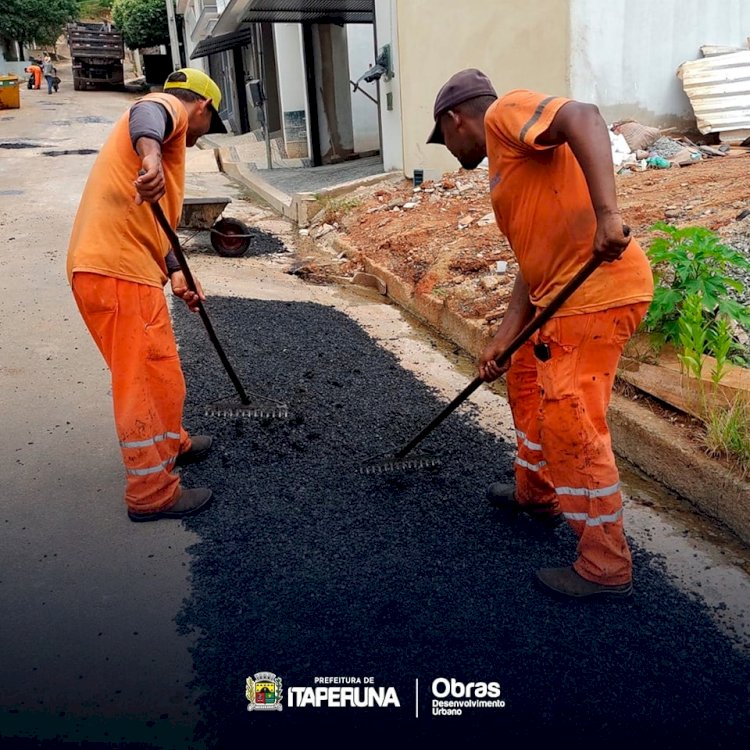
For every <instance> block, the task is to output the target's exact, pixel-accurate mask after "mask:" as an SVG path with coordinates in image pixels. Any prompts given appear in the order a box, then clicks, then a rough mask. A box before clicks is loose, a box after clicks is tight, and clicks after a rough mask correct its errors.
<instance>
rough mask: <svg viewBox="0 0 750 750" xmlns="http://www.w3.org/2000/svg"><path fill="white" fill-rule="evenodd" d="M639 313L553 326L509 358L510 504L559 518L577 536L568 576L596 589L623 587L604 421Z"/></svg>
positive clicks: (619, 311)
mask: <svg viewBox="0 0 750 750" xmlns="http://www.w3.org/2000/svg"><path fill="white" fill-rule="evenodd" d="M647 310H648V303H647V302H643V303H637V304H634V305H626V306H622V307H615V308H611V309H609V310H603V311H601V312H594V313H585V314H580V315H568V316H561V317H553V318H552V319H551V320H550V321H548V322H547V323H546V324H545V325H544V326H542V328H541V329H540V330H539V331H538V332H537V334H535V336H533V337H532V340H531V341H529V342H528V343H526V344H525V345H524V346H523V347H521V348H520V349H519V350H518V351H517V352H516V354H515V355H514V356H513V359H512V360H511V367H510V369H509V370H508V374H507V384H508V400H509V402H510V406H511V410H512V412H513V421H514V423H515V427H516V438H517V442H518V453H517V457H516V462H515V467H514V468H515V477H516V499H517V501H518V502H519V503H520V504H521V505H523V504H534V505H535V506H537V509H538V510H542V511H543V510H545V506H547V508H548V509H549V511H550V512H553V511H558V510H559V511H562V513H563V514H564V516H565V518H566V519H567V521H568V523H569V524H570V525H571V527H572V528H573V531H574V532H575V533H576V535H577V537H578V550H577V551H578V558H577V560H576V561H575V563H574V564H573V567H574V568H575V570H576V571H577V572H578V574H579V575H581V576H582V577H583V578H586V579H587V580H589V581H594V582H596V583H602V584H605V585H606V584H609V585H617V584H622V583H627V582H629V581H630V580H631V579H632V561H631V557H630V550H629V549H628V543H627V541H626V539H625V533H624V531H623V521H622V494H621V492H620V477H619V473H618V471H617V465H616V464H615V457H614V454H613V452H612V444H611V439H610V435H609V428H608V426H607V419H606V416H607V408H608V407H609V401H610V397H611V394H612V386H613V385H614V379H615V374H616V371H617V363H618V361H619V359H620V355H621V354H622V349H623V347H624V345H625V342H626V341H627V340H628V339H629V338H630V337H631V336H632V335H633V333H634V332H635V330H636V328H637V327H638V324H639V323H640V321H641V319H642V318H643V316H644V315H645V314H646V311H647ZM537 344H541V345H545V344H546V347H547V348H546V350H545V351H540V352H539V355H540V356H541V357H542V359H544V358H546V357H547V355H549V358H547V359H546V361H542V359H540V357H539V356H537V355H536V354H535V352H534V347H535V345H537Z"/></svg>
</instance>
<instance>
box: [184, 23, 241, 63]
mask: <svg viewBox="0 0 750 750" xmlns="http://www.w3.org/2000/svg"><path fill="white" fill-rule="evenodd" d="M252 37H253V29H252V27H250V28H245V29H238V30H237V31H233V32H232V33H231V34H220V35H219V36H209V37H206V38H205V39H201V41H200V42H198V44H197V45H196V46H195V49H194V50H193V53H192V54H191V55H190V59H191V60H195V59H197V58H199V57H206V56H207V55H215V54H216V53H217V52H224V51H226V50H228V49H233V48H234V47H244V46H245V45H246V44H250V42H251V41H252Z"/></svg>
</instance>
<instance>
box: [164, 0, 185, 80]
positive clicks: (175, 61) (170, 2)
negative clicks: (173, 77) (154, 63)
mask: <svg viewBox="0 0 750 750" xmlns="http://www.w3.org/2000/svg"><path fill="white" fill-rule="evenodd" d="M164 2H166V4H167V26H169V49H170V50H171V51H172V69H173V70H179V69H180V68H181V67H182V61H181V60H180V41H179V39H178V38H177V23H176V21H175V17H174V0H164Z"/></svg>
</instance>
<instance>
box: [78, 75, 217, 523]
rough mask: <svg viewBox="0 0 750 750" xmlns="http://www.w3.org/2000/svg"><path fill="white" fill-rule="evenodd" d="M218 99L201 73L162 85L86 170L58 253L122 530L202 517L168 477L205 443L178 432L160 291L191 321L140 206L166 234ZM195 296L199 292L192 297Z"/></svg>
mask: <svg viewBox="0 0 750 750" xmlns="http://www.w3.org/2000/svg"><path fill="white" fill-rule="evenodd" d="M220 102H221V91H220V89H219V87H218V86H217V85H216V83H215V82H214V81H213V80H211V78H209V77H208V76H207V75H206V74H205V73H204V72H203V71H201V70H197V69H195V68H183V69H182V70H178V71H175V72H174V73H172V74H171V75H170V76H169V78H168V79H167V81H166V83H165V84H164V93H154V94H148V95H146V96H145V97H143V98H142V99H140V100H139V101H137V102H136V103H135V104H134V105H133V106H132V107H131V108H130V109H129V110H128V111H127V112H125V113H124V114H123V115H122V117H121V118H120V119H119V120H118V121H117V123H116V124H115V126H114V128H113V130H112V133H111V135H110V136H109V138H108V139H107V141H106V143H105V144H104V146H103V147H102V149H101V152H100V153H99V156H98V157H97V159H96V161H95V162H94V166H93V167H92V169H91V174H90V175H89V178H88V181H87V183H86V187H85V189H84V192H83V196H82V197H81V203H80V206H79V208H78V213H77V214H76V219H75V223H74V225H73V231H72V233H71V237H70V245H69V248H68V279H69V280H70V283H71V286H72V289H73V295H74V297H75V300H76V303H77V305H78V309H79V310H80V312H81V316H82V317H83V320H84V322H85V323H86V326H87V328H88V329H89V332H90V333H91V335H92V337H93V339H94V342H95V343H96V345H97V347H98V348H99V351H100V352H101V353H102V356H103V357H104V360H105V361H106V363H107V366H108V367H109V370H110V373H111V376H112V399H113V402H114V412H115V426H116V429H117V435H118V439H119V443H120V450H121V453H122V460H123V464H124V466H125V473H126V478H127V483H126V488H125V503H126V505H127V509H128V517H129V518H130V520H131V521H136V522H141V521H156V520H160V519H168V518H182V517H184V516H188V515H193V514H195V513H199V512H200V511H202V510H204V509H205V508H206V507H207V506H208V504H209V502H210V500H211V490H210V489H208V488H207V487H195V488H192V489H184V488H183V487H182V485H181V482H180V477H179V476H178V474H176V473H175V471H174V469H175V467H179V466H184V465H186V464H190V463H194V462H195V461H200V460H202V459H203V458H205V457H206V456H207V454H208V452H209V450H210V448H211V443H212V438H211V437H210V436H208V435H192V436H190V435H188V433H187V432H186V430H185V428H184V427H183V425H182V407H183V402H184V399H185V379H184V377H183V374H182V369H181V366H180V359H179V356H178V354H177V344H176V342H175V338H174V334H173V332H172V325H171V323H170V319H169V313H168V311H167V306H166V300H165V298H164V292H163V287H164V285H165V283H166V282H167V280H169V281H170V283H171V287H172V293H173V294H174V295H176V296H177V297H180V298H181V299H182V300H184V301H185V302H186V303H187V305H188V306H189V307H190V309H191V310H197V296H198V295H196V293H195V292H192V291H190V289H189V288H188V285H187V282H186V280H185V276H184V274H183V273H182V270H181V269H180V265H179V262H178V261H177V258H176V257H175V256H174V254H173V253H172V252H171V251H170V252H168V250H169V242H168V240H167V238H166V237H165V235H164V233H163V232H162V230H161V229H160V228H159V226H158V224H157V222H156V218H155V216H154V214H153V212H152V210H151V208H150V206H148V205H147V204H148V203H156V202H157V201H158V202H159V203H160V204H161V206H162V208H163V210H164V214H165V215H166V217H167V219H168V220H169V222H170V224H171V225H172V226H173V227H176V226H177V221H178V219H179V217H180V212H181V210H182V199H183V194H184V189H185V148H186V146H194V145H195V143H196V141H197V140H198V138H200V136H202V135H205V134H206V133H211V132H226V128H225V127H224V125H223V123H222V121H221V119H220V117H219V114H218V107H219V105H220ZM199 291H200V288H199Z"/></svg>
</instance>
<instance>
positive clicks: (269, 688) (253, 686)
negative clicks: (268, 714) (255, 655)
mask: <svg viewBox="0 0 750 750" xmlns="http://www.w3.org/2000/svg"><path fill="white" fill-rule="evenodd" d="M283 695H284V691H283V690H282V687H281V677H277V676H276V675H275V674H274V673H273V672H258V673H257V674H254V675H253V676H252V677H248V678H247V679H246V680H245V697H246V698H247V700H248V701H249V703H248V706H247V710H248V711H281V709H282V708H283V706H282V705H281V699H282V697H283Z"/></svg>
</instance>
